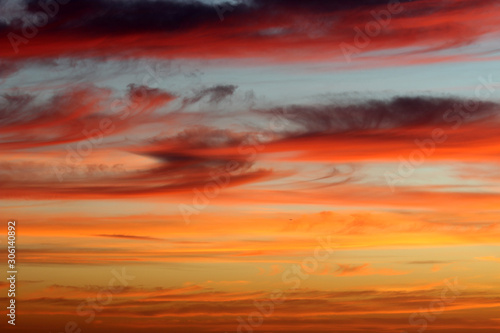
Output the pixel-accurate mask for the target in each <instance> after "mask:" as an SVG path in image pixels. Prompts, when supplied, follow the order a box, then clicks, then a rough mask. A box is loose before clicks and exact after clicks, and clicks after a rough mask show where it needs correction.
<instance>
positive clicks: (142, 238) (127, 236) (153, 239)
mask: <svg viewBox="0 0 500 333" xmlns="http://www.w3.org/2000/svg"><path fill="white" fill-rule="evenodd" d="M95 236H97V237H106V238H119V239H130V240H146V241H164V239H162V238H156V237H147V236H134V235H117V234H113V235H104V234H103V235H95Z"/></svg>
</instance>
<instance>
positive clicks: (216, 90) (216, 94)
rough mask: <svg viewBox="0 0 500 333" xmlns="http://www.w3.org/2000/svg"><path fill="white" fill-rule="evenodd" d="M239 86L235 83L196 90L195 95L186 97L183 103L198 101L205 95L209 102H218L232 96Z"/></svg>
mask: <svg viewBox="0 0 500 333" xmlns="http://www.w3.org/2000/svg"><path fill="white" fill-rule="evenodd" d="M237 88H238V87H237V86H235V85H216V86H213V87H210V88H205V89H202V90H200V91H197V92H195V94H194V96H193V97H189V98H188V97H186V98H184V99H183V105H184V106H186V105H189V104H194V103H197V102H199V101H201V100H202V99H204V98H205V97H206V98H207V99H208V103H214V104H218V103H220V102H222V101H223V100H225V99H226V98H228V97H230V96H232V95H233V94H234V91H235V90H236V89H237Z"/></svg>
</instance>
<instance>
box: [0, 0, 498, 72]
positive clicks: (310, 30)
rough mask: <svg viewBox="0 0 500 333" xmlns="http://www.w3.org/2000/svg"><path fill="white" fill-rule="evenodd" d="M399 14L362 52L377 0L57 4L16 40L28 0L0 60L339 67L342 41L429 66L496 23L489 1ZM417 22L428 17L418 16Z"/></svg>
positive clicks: (7, 29) (31, 8)
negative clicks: (361, 38) (359, 34)
mask: <svg viewBox="0 0 500 333" xmlns="http://www.w3.org/2000/svg"><path fill="white" fill-rule="evenodd" d="M401 8H402V10H398V12H397V13H395V14H394V15H392V16H391V22H390V24H389V25H388V27H386V28H385V29H382V28H381V30H380V31H381V32H380V33H379V34H378V35H377V36H376V38H375V37H374V38H371V40H370V43H368V44H367V45H366V47H364V48H357V47H356V46H355V45H356V44H355V42H354V40H355V39H356V30H354V28H355V27H358V28H360V29H363V28H364V26H365V25H366V23H367V22H370V21H373V22H376V21H375V19H374V17H373V16H372V14H371V13H372V11H375V12H377V11H384V10H387V1H383V0H371V1H370V0H364V1H356V2H354V1H351V2H349V1H340V0H338V1H331V2H330V1H319V0H318V1H311V2H299V1H292V2H286V1H281V0H277V1H263V0H257V1H253V2H251V1H246V2H238V3H235V4H233V5H231V4H228V3H226V5H224V6H222V8H219V7H216V6H214V5H212V4H208V3H203V2H198V1H182V2H181V1H166V0H165V1H105V0H91V1H85V2H76V1H75V2H74V1H71V2H69V3H67V4H65V5H60V10H59V12H58V13H57V15H53V17H51V18H50V19H49V22H48V23H47V24H46V25H44V26H42V27H40V28H39V30H40V31H41V32H40V33H38V34H36V36H34V37H33V38H25V37H23V33H22V28H21V27H22V26H23V24H22V23H23V20H26V19H28V18H32V17H33V16H34V14H35V13H37V12H39V11H42V9H41V8H40V7H39V6H38V1H35V0H32V1H29V5H28V11H25V12H24V13H22V14H19V13H18V14H15V13H10V14H9V15H10V16H9V17H8V18H7V22H9V23H4V24H3V25H2V26H0V33H2V34H3V35H7V36H9V34H15V36H16V38H13V37H10V40H9V38H5V39H2V40H1V41H0V50H1V51H0V56H2V58H5V59H6V60H9V59H10V60H13V59H14V60H16V61H21V60H22V59H29V58H34V57H39V58H51V59H53V58H58V57H76V58H82V57H83V58H87V57H91V58H100V57H110V56H111V55H112V56H113V57H120V58H122V59H126V58H131V57H153V58H171V57H177V58H202V59H216V58H224V59H227V58H237V59H238V58H245V59H248V58H257V59H262V60H264V59H267V61H276V60H280V61H285V62H296V61H312V60H326V59H328V60H331V59H335V60H337V61H342V62H343V61H345V59H344V53H343V51H342V48H341V47H339V45H341V44H342V43H349V44H350V45H352V47H354V48H356V50H357V51H356V52H355V53H356V54H357V55H358V56H359V55H365V52H370V51H381V52H385V53H383V54H384V57H383V59H384V61H387V62H388V63H391V64H393V63H394V61H398V62H407V63H415V62H436V61H445V60H450V59H455V60H460V59H468V58H472V57H473V55H474V54H475V52H472V53H471V55H464V54H456V55H442V54H435V56H428V54H430V53H433V52H434V53H437V52H439V51H441V50H450V49H454V48H457V47H460V46H467V45H470V44H471V43H474V42H475V41H477V40H479V39H480V38H482V37H484V36H486V35H487V34H488V33H490V32H492V31H495V30H496V29H497V28H498V26H499V24H500V22H499V19H498V17H497V16H495V15H494V11H495V4H492V3H491V2H490V1H486V0H478V1H475V2H474V3H471V2H470V1H465V0H450V1H440V4H439V5H438V6H436V4H435V3H431V2H429V1H402V4H401ZM472 9H473V10H472ZM42 12H43V11H42ZM219 14H220V15H219ZM424 17H425V18H429V17H431V18H432V19H426V20H423V19H422V18H424ZM464 18H465V19H464ZM221 19H223V20H222V21H221ZM42 32H43V33H42ZM10 36H12V35H10ZM103 40H104V41H106V42H102V41H103ZM184 41H189V43H185V42H184ZM13 45H14V46H13ZM408 47H414V48H415V49H416V50H418V51H419V52H415V53H414V54H413V55H412V56H409V55H405V56H404V57H401V56H400V55H397V56H396V52H395V50H398V49H402V48H408ZM16 50H17V51H18V52H17V53H16V52H15V51H16ZM472 51H473V50H472ZM476 52H477V51H476ZM377 57H378V58H377V59H380V57H381V56H380V55H378V56H377ZM351 58H352V57H351ZM393 58H394V59H393ZM366 59H372V60H373V58H371V57H369V56H367V58H364V59H363V60H366Z"/></svg>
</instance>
